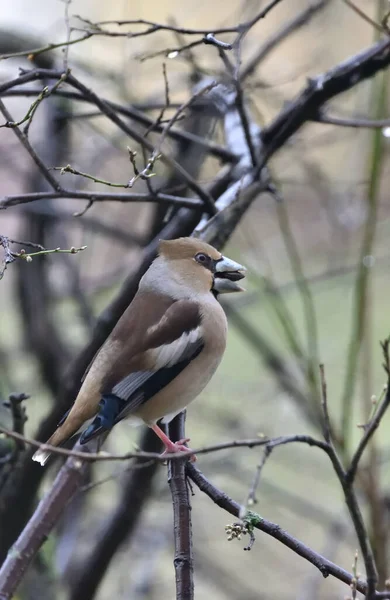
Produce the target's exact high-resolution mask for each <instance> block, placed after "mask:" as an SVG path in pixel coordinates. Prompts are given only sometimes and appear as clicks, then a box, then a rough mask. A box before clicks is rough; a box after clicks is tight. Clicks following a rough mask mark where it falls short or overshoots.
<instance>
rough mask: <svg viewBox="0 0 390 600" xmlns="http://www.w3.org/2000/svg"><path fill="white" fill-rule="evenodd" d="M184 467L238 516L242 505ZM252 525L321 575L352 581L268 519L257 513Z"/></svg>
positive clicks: (191, 467) (359, 586)
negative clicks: (307, 562)
mask: <svg viewBox="0 0 390 600" xmlns="http://www.w3.org/2000/svg"><path fill="white" fill-rule="evenodd" d="M186 469H187V473H188V476H189V477H190V478H191V479H192V481H193V482H194V483H195V484H196V485H197V486H198V487H199V489H200V490H201V491H202V492H204V493H205V494H206V495H207V496H208V497H209V498H210V499H211V500H212V501H213V502H215V504H217V505H218V506H219V507H220V508H222V509H223V510H226V511H227V512H228V513H230V514H231V515H234V516H235V517H239V516H240V514H241V508H242V507H241V506H240V505H239V504H238V503H237V502H235V501H234V500H232V499H231V498H229V496H228V495H227V494H225V492H222V491H221V490H219V489H218V488H216V487H215V486H214V485H213V484H212V483H210V481H208V479H206V477H205V476H204V475H203V474H202V473H201V472H200V471H199V469H197V468H196V467H195V466H194V465H193V464H190V463H187V464H186ZM254 527H255V528H256V529H259V530H260V531H263V532H264V533H266V534H267V535H270V536H271V537H273V538H275V539H277V540H278V541H279V542H281V543H282V544H283V545H284V546H287V547H288V548H290V550H292V551H293V552H295V553H296V554H298V555H299V556H301V557H302V558H304V559H305V560H307V561H309V562H310V563H311V564H312V565H314V566H315V567H317V569H319V571H320V572H321V573H322V575H323V577H328V576H329V575H332V576H333V577H335V578H336V579H339V580H340V581H343V582H344V583H346V584H348V585H350V584H351V583H352V579H353V574H351V573H348V572H347V571H345V570H344V569H342V568H341V567H339V566H338V565H335V564H334V563H332V562H331V561H329V560H327V559H326V558H325V557H323V556H321V555H320V554H317V553H316V552H314V551H313V550H311V549H310V548H309V547H308V546H306V545H305V544H303V543H302V542H300V541H299V540H297V539H296V538H294V537H293V536H292V535H290V534H289V533H287V532H286V531H284V530H283V529H282V528H281V527H280V526H279V525H277V524H276V523H272V522H271V521H268V520H266V519H264V518H263V517H260V516H259V515H258V520H257V522H256V523H255V524H254ZM356 587H357V589H358V590H359V592H362V593H363V594H364V593H366V590H367V585H366V583H365V582H364V581H362V580H358V581H357V583H356Z"/></svg>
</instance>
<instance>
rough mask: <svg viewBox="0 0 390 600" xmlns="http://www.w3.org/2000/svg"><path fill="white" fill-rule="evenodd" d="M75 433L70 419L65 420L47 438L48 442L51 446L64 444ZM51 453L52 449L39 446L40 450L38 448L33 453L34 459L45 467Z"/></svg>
mask: <svg viewBox="0 0 390 600" xmlns="http://www.w3.org/2000/svg"><path fill="white" fill-rule="evenodd" d="M76 431H77V427H76ZM74 433H75V431H74V427H71V426H70V423H69V422H68V421H65V422H64V423H63V424H62V425H60V427H58V429H56V431H55V432H54V433H53V435H52V436H51V437H50V438H49V439H48V440H47V442H46V443H47V444H50V446H61V444H63V443H64V442H66V440H68V439H69V438H70V437H72V435H73V434H74ZM50 454H51V452H50V450H46V449H45V448H39V450H37V451H36V452H35V454H33V457H32V459H33V460H34V461H35V462H37V463H39V464H40V465H41V466H42V467H43V466H44V465H45V464H46V462H47V461H48V459H49V457H50Z"/></svg>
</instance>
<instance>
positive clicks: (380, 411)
mask: <svg viewBox="0 0 390 600" xmlns="http://www.w3.org/2000/svg"><path fill="white" fill-rule="evenodd" d="M382 349H383V354H384V358H385V363H384V368H385V370H386V373H387V376H388V380H387V389H386V394H385V395H384V398H383V400H382V402H381V403H380V405H379V406H378V408H377V410H376V411H375V414H374V416H373V418H372V419H371V421H370V422H369V423H368V425H367V427H366V428H365V431H364V435H363V437H362V439H361V440H360V442H359V445H358V447H357V449H356V451H355V453H354V455H353V457H352V459H351V463H350V465H349V468H348V470H347V473H346V479H347V482H348V484H349V485H352V484H353V482H354V479H355V476H356V472H357V469H358V466H359V461H360V459H361V457H362V455H363V452H364V450H365V449H366V447H367V444H368V443H369V441H370V440H371V438H372V436H373V435H374V433H375V431H376V430H377V429H378V427H379V425H380V422H381V421H382V418H383V416H384V414H385V412H386V411H387V409H388V407H389V405H390V361H389V339H388V340H386V341H385V342H383V343H382Z"/></svg>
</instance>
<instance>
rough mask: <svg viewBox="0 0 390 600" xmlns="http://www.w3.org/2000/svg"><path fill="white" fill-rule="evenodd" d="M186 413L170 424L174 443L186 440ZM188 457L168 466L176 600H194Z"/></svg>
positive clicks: (173, 461)
mask: <svg viewBox="0 0 390 600" xmlns="http://www.w3.org/2000/svg"><path fill="white" fill-rule="evenodd" d="M184 423H185V413H181V414H180V415H178V416H177V417H176V418H175V419H174V420H173V421H172V423H170V425H169V433H170V437H171V439H172V440H173V441H175V442H176V441H178V440H181V439H183V438H184V437H185V432H184ZM186 462H187V460H186V459H185V458H182V459H181V460H170V461H169V464H168V483H169V487H170V488H171V494H172V506H173V530H174V538H175V558H174V560H173V564H174V566H175V578H176V600H193V598H194V580H193V571H194V564H193V554H192V524H191V502H190V495H189V490H188V486H187V477H186Z"/></svg>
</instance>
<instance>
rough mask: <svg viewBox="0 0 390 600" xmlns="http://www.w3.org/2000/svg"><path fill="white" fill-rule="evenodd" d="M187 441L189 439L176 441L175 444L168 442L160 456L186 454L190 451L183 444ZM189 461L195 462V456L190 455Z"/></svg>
mask: <svg viewBox="0 0 390 600" xmlns="http://www.w3.org/2000/svg"><path fill="white" fill-rule="evenodd" d="M189 441H190V438H183V439H182V440H178V441H177V442H172V441H171V440H169V443H166V445H165V450H164V452H163V453H162V454H161V456H165V455H166V454H175V453H176V452H188V451H189V450H191V448H188V446H185V444H186V443H187V442H189ZM189 461H190V462H195V461H196V456H195V454H191V456H190V457H189Z"/></svg>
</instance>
